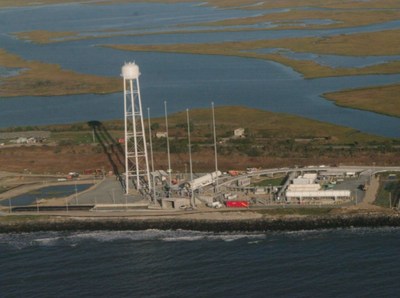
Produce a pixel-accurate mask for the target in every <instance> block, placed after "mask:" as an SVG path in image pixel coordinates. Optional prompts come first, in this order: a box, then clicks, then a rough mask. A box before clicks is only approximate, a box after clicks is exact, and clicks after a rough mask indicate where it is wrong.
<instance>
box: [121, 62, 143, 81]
mask: <svg viewBox="0 0 400 298" xmlns="http://www.w3.org/2000/svg"><path fill="white" fill-rule="evenodd" d="M139 75H140V72H139V66H137V65H136V64H135V62H128V63H125V64H124V66H122V74H121V76H122V77H123V78H124V79H125V80H136V79H137V78H139Z"/></svg>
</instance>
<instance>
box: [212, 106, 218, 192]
mask: <svg viewBox="0 0 400 298" xmlns="http://www.w3.org/2000/svg"><path fill="white" fill-rule="evenodd" d="M211 107H212V116H213V133H214V154H215V173H218V153H217V134H216V131H215V113H214V102H211ZM215 192H218V175H215Z"/></svg>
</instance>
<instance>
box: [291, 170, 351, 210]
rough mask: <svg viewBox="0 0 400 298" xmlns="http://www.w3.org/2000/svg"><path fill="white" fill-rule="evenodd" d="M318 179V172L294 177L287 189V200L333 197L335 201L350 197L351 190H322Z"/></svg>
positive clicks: (300, 201) (301, 200) (300, 200)
mask: <svg viewBox="0 0 400 298" xmlns="http://www.w3.org/2000/svg"><path fill="white" fill-rule="evenodd" d="M316 180H317V174H304V175H302V176H299V177H297V178H295V179H293V181H292V184H289V186H288V188H287V190H286V199H287V201H289V202H290V201H292V200H298V201H299V203H302V202H303V201H304V200H307V201H310V200H321V199H331V200H332V202H335V201H336V200H338V199H341V200H343V199H344V200H346V199H350V195H351V192H350V190H321V186H320V185H319V183H316Z"/></svg>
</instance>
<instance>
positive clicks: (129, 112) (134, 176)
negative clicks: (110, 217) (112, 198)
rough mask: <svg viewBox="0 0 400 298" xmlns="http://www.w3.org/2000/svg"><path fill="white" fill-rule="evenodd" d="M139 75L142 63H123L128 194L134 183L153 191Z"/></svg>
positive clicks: (139, 188)
mask: <svg viewBox="0 0 400 298" xmlns="http://www.w3.org/2000/svg"><path fill="white" fill-rule="evenodd" d="M139 75H140V72H139V66H137V65H136V64H135V63H134V62H130V63H125V65H124V66H122V74H121V76H122V77H123V79H124V113H125V193H126V194H129V193H130V190H131V189H132V182H133V184H134V186H135V187H136V189H137V190H143V189H146V188H148V190H149V191H150V189H151V183H150V172H149V161H148V157H147V145H146V135H145V130H144V123H143V112H142V101H141V97H140V86H139ZM131 181H132V182H131Z"/></svg>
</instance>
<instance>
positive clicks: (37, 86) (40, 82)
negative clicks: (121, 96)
mask: <svg viewBox="0 0 400 298" xmlns="http://www.w3.org/2000/svg"><path fill="white" fill-rule="evenodd" d="M0 66H1V67H6V68H16V69H19V70H20V72H19V74H18V75H15V76H9V77H2V78H1V79H0V83H1V89H0V97H12V96H53V95H68V94H82V93H100V94H103V93H111V92H117V91H120V90H121V88H122V87H121V81H120V79H118V78H106V77H100V76H95V75H87V74H80V73H76V72H73V71H69V70H64V69H62V68H61V67H60V66H59V65H56V64H48V63H42V62H38V61H27V60H24V59H22V58H20V57H19V56H17V55H14V54H10V53H7V52H6V51H5V50H3V49H0Z"/></svg>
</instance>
